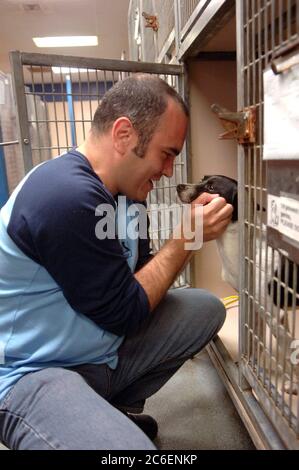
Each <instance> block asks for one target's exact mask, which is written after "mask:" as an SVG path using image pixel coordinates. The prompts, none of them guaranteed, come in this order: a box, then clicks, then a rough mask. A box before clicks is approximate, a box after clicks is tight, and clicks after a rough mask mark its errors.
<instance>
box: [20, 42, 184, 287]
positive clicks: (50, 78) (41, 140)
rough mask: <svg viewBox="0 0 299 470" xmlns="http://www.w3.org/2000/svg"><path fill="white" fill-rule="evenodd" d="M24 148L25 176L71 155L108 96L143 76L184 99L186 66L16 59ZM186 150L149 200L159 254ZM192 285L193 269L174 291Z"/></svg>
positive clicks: (42, 57) (43, 57)
mask: <svg viewBox="0 0 299 470" xmlns="http://www.w3.org/2000/svg"><path fill="white" fill-rule="evenodd" d="M11 64H12V72H13V82H14V92H15V100H16V104H17V115H18V126H19V144H20V148H21V154H22V159H23V162H24V168H25V171H26V172H28V171H30V169H31V168H32V167H33V166H35V165H36V164H38V163H41V162H43V161H45V160H47V159H50V158H54V157H56V156H57V155H59V154H62V153H65V152H67V151H68V150H70V149H71V148H72V147H76V146H77V145H79V144H80V143H81V142H82V141H83V140H84V139H85V137H86V136H87V133H88V131H89V128H90V125H91V122H92V118H93V114H94V112H95V110H96V108H97V106H98V104H99V103H100V101H101V98H102V96H103V95H104V93H105V92H106V91H107V90H108V89H109V88H110V87H111V86H112V85H113V84H114V83H116V82H117V81H119V80H123V79H124V78H125V77H127V76H129V75H131V74H134V73H137V72H143V73H150V74H154V75H157V76H159V77H160V78H162V79H164V80H166V81H167V83H169V84H170V85H171V86H173V87H174V88H176V89H177V90H178V91H179V92H180V93H181V94H183V93H184V70H183V67H182V66H180V65H164V64H151V63H147V64H144V63H138V62H128V61H122V60H107V59H105V60H104V59H87V58H80V57H67V56H57V55H43V54H28V53H22V52H18V51H15V52H12V53H11ZM186 172H187V168H186V151H185V148H184V149H183V151H182V152H181V154H180V155H179V156H178V157H177V158H176V161H175V167H174V174H173V176H172V177H171V178H170V179H168V178H165V177H162V178H161V180H160V181H158V182H156V184H155V186H154V189H153V191H152V192H151V193H150V195H149V198H148V208H149V209H148V211H149V212H148V215H149V218H150V222H151V224H150V236H151V240H152V247H153V251H154V252H155V251H157V250H159V249H160V248H161V246H162V245H163V243H164V241H165V238H166V236H165V235H167V234H169V233H170V232H171V230H172V228H173V223H174V220H173V218H172V217H171V215H170V216H166V215H167V214H166V212H167V208H168V207H169V206H170V205H171V204H173V203H176V202H177V199H176V185H177V184H179V183H181V182H183V181H185V180H186ZM188 285H190V273H189V268H186V269H185V271H184V272H183V273H182V274H181V275H180V276H179V278H178V279H177V281H176V283H175V285H174V287H186V286H188Z"/></svg>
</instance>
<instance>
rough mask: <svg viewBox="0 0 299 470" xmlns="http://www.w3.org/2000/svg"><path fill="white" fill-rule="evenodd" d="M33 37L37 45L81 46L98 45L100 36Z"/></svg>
mask: <svg viewBox="0 0 299 470" xmlns="http://www.w3.org/2000/svg"><path fill="white" fill-rule="evenodd" d="M32 39H33V42H34V44H35V45H36V46H37V47H81V46H97V45H98V36H54V37H44V38H32Z"/></svg>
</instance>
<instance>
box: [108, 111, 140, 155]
mask: <svg viewBox="0 0 299 470" xmlns="http://www.w3.org/2000/svg"><path fill="white" fill-rule="evenodd" d="M111 137H112V140H113V145H114V148H115V149H116V150H117V152H118V153H120V154H121V155H123V154H124V153H126V151H127V150H128V148H130V147H132V146H134V145H136V143H137V133H136V131H135V129H134V127H133V124H132V123H131V121H130V119H129V118H127V117H125V116H122V117H119V118H118V119H116V120H115V121H114V123H113V126H112V131H111Z"/></svg>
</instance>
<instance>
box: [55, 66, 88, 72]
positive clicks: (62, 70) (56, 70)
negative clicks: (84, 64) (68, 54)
mask: <svg viewBox="0 0 299 470" xmlns="http://www.w3.org/2000/svg"><path fill="white" fill-rule="evenodd" d="M52 71H53V72H54V73H78V72H80V73H87V72H95V69H77V68H74V67H71V68H70V67H52Z"/></svg>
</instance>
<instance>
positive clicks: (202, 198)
mask: <svg viewBox="0 0 299 470" xmlns="http://www.w3.org/2000/svg"><path fill="white" fill-rule="evenodd" d="M216 198H219V194H210V193H201V194H200V195H199V196H198V197H197V198H196V199H194V201H192V204H202V205H203V206H205V205H206V204H209V202H211V201H212V200H213V199H216Z"/></svg>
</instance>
